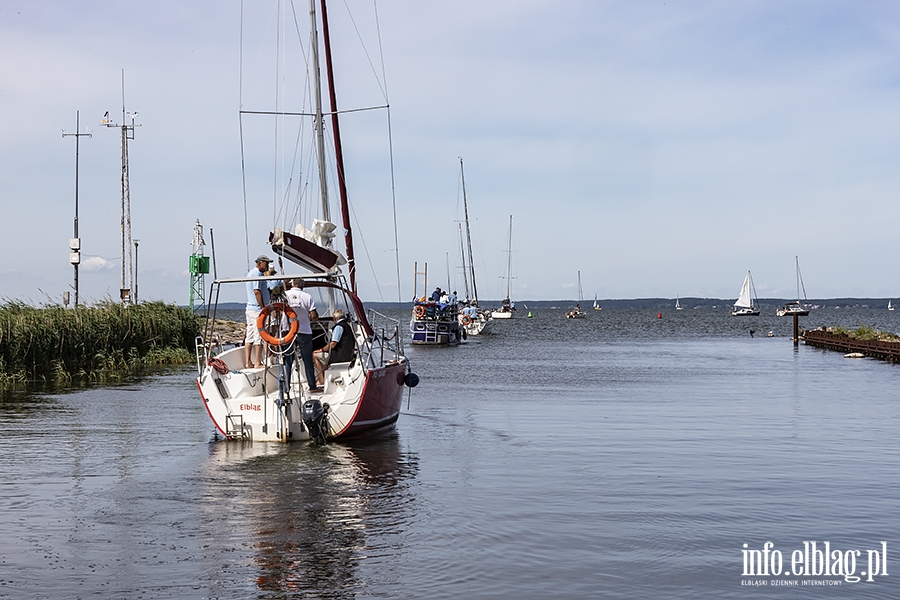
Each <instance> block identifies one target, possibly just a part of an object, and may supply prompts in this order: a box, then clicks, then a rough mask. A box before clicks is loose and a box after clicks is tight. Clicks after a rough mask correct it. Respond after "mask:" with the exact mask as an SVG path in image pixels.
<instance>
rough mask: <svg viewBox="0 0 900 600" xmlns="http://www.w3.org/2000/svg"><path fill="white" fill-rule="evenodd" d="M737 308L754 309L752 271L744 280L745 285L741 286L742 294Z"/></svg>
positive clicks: (736, 305)
mask: <svg viewBox="0 0 900 600" xmlns="http://www.w3.org/2000/svg"><path fill="white" fill-rule="evenodd" d="M734 307H735V308H753V300H752V299H751V297H750V271H747V276H746V277H745V278H744V285H743V286H741V293H740V295H739V296H738V299H737V301H736V302H735V303H734Z"/></svg>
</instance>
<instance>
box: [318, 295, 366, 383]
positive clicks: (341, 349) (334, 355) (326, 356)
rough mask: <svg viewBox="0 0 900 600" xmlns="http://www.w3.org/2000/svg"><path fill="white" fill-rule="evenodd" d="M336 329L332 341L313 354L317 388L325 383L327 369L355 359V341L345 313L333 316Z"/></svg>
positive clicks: (332, 332)
mask: <svg viewBox="0 0 900 600" xmlns="http://www.w3.org/2000/svg"><path fill="white" fill-rule="evenodd" d="M332 319H333V320H334V327H333V328H332V330H331V341H330V342H328V343H327V344H325V347H324V348H321V349H319V350H316V351H315V352H314V353H313V361H314V362H315V363H316V387H321V386H322V384H324V383H325V369H327V368H328V365H330V364H333V363H342V362H349V361H350V359H351V358H353V349H354V347H355V345H356V344H355V340H354V339H353V330H352V329H351V328H350V321H349V320H348V319H347V318H346V317H344V311H342V310H341V309H337V310H335V311H334V315H333V316H332Z"/></svg>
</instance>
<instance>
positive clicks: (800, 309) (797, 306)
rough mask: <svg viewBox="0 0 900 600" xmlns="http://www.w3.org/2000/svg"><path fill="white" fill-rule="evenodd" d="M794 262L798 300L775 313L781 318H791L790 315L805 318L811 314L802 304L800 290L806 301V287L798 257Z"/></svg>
mask: <svg viewBox="0 0 900 600" xmlns="http://www.w3.org/2000/svg"><path fill="white" fill-rule="evenodd" d="M794 262H795V263H796V264H797V300H795V301H793V302H788V303H787V304H785V305H784V306H782V307H781V308H779V309H778V310H776V311H775V314H776V315H777V316H779V317H784V316H789V315H797V316H798V317H805V316H806V315H808V314H809V308H807V307H806V306H804V305H803V304H801V303H800V290H801V289H803V300H804V301H806V286H805V285H803V277H802V276H801V275H800V259H798V258H797V257H796V256H795V257H794Z"/></svg>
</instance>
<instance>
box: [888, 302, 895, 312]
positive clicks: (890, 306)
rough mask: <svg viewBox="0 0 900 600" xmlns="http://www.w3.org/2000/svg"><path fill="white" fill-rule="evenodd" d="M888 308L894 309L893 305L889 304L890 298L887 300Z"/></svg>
mask: <svg viewBox="0 0 900 600" xmlns="http://www.w3.org/2000/svg"><path fill="white" fill-rule="evenodd" d="M888 310H894V306H893V305H892V304H891V301H890V300H888Z"/></svg>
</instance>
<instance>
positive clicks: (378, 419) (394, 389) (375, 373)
mask: <svg viewBox="0 0 900 600" xmlns="http://www.w3.org/2000/svg"><path fill="white" fill-rule="evenodd" d="M406 370H407V363H406V361H405V360H404V361H402V362H398V363H395V364H391V365H387V366H385V367H380V368H377V369H369V371H368V372H367V373H366V383H365V385H364V387H363V392H362V396H361V397H360V400H359V405H358V407H357V410H356V413H355V414H354V415H353V418H352V419H351V420H350V423H349V424H348V425H347V426H346V427H345V428H344V429H342V430H341V431H339V432H338V433H336V434H335V435H334V437H333V438H332V439H336V440H348V439H356V438H361V437H369V436H378V435H382V434H384V433H385V432H386V431H388V430H391V429H393V428H394V425H395V424H396V423H397V418H398V417H399V416H400V405H401V403H402V402H403V390H404V389H406V386H405V385H404V378H405V377H406Z"/></svg>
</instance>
